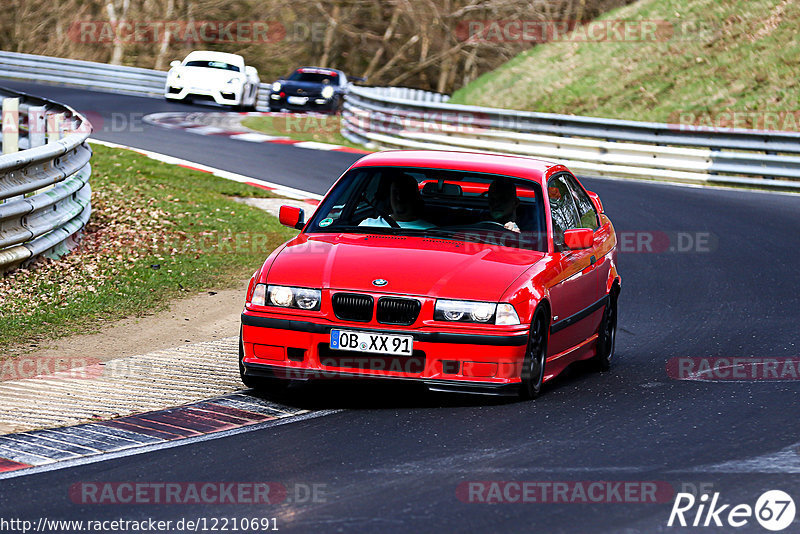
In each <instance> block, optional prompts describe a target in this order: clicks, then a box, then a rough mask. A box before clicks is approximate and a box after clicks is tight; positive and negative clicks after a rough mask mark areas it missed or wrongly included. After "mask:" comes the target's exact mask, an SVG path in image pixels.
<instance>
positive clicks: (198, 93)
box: [164, 85, 242, 106]
mask: <svg viewBox="0 0 800 534" xmlns="http://www.w3.org/2000/svg"><path fill="white" fill-rule="evenodd" d="M164 96H166V97H167V98H168V99H170V100H184V99H186V98H187V97H195V98H197V97H200V98H206V99H208V100H213V101H214V102H216V103H217V104H220V105H223V106H238V105H239V104H241V101H242V88H241V87H236V86H234V87H224V88H221V89H220V88H202V87H174V86H171V85H167V87H166V90H165V93H164Z"/></svg>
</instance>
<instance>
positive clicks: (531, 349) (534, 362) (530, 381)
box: [519, 309, 548, 400]
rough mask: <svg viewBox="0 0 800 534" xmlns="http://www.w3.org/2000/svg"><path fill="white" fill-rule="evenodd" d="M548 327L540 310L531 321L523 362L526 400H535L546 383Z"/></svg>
mask: <svg viewBox="0 0 800 534" xmlns="http://www.w3.org/2000/svg"><path fill="white" fill-rule="evenodd" d="M547 325H548V321H547V319H546V318H545V314H544V312H543V311H542V310H541V309H539V310H537V311H536V313H535V314H534V316H533V321H531V332H530V335H529V336H528V346H527V348H526V350H525V359H524V360H523V362H522V374H521V379H522V382H521V383H520V390H519V393H520V397H521V398H523V399H526V400H529V399H535V398H536V397H538V396H539V393H541V392H542V383H543V382H544V366H545V363H546V362H547Z"/></svg>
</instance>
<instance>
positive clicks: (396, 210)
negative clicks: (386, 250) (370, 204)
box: [359, 173, 433, 230]
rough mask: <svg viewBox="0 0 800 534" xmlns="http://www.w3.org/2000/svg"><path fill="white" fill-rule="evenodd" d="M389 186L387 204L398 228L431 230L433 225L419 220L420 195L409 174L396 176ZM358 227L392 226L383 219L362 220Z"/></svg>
mask: <svg viewBox="0 0 800 534" xmlns="http://www.w3.org/2000/svg"><path fill="white" fill-rule="evenodd" d="M391 180H392V181H391V185H390V186H389V204H390V205H391V208H392V212H391V213H390V215H391V216H392V219H394V220H395V222H397V224H398V225H399V226H400V228H415V229H419V230H425V229H428V228H432V227H433V224H431V223H429V222H428V221H425V220H423V219H422V218H421V214H422V211H423V207H424V202H423V200H422V195H421V194H420V192H419V186H418V185H417V180H416V179H414V177H413V176H411V175H410V174H405V173H403V174H398V175H396V176H393V177H392V179H391ZM359 226H384V227H391V226H392V225H391V224H389V222H388V221H387V220H386V219H385V218H384V217H375V218H370V219H364V220H363V221H361V222H360V223H359Z"/></svg>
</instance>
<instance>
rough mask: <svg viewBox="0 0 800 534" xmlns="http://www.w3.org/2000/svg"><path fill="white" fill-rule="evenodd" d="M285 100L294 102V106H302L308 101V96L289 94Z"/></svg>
mask: <svg viewBox="0 0 800 534" xmlns="http://www.w3.org/2000/svg"><path fill="white" fill-rule="evenodd" d="M286 101H287V102H289V103H290V104H294V105H295V106H302V105H304V104H305V103H306V102H308V97H306V96H290V97H289V98H287V99H286Z"/></svg>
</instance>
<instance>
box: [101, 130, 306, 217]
mask: <svg viewBox="0 0 800 534" xmlns="http://www.w3.org/2000/svg"><path fill="white" fill-rule="evenodd" d="M89 143H91V144H97V145H102V146H107V147H110V148H121V149H124V150H131V151H133V152H136V153H137V154H141V155H142V156H146V157H148V158H150V159H152V160H155V161H160V162H162V163H167V164H170V165H177V166H179V167H183V168H185V169H191V170H193V171H199V172H205V173H208V174H212V175H214V176H217V177H219V178H224V179H226V180H231V181H234V182H239V183H242V184H247V185H252V186H254V187H259V188H261V189H266V190H267V191H271V192H273V193H275V194H276V195H280V196H283V197H287V198H294V199H297V200H302V201H303V202H307V203H309V204H313V205H315V206H316V205H317V204H319V201H320V200H322V195H317V194H316V193H311V192H309V191H303V190H302V189H295V188H293V187H289V186H286V185H281V184H276V183H272V182H267V181H264V180H257V179H255V178H252V177H250V176H245V175H243V174H237V173H235V172H230V171H225V170H222V169H217V168H214V167H209V166H208V165H203V164H202V163H196V162H193V161H188V160H185V159H180V158H176V157H173V156H167V155H166V154H159V153H158V152H151V151H149V150H143V149H141V148H135V147H130V146H127V145H120V144H117V143H110V142H108V141H101V140H99V139H93V138H92V139H89Z"/></svg>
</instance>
